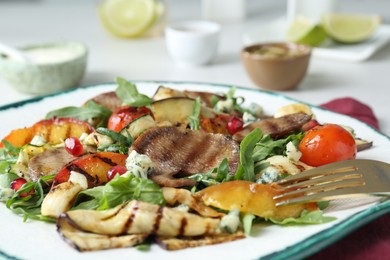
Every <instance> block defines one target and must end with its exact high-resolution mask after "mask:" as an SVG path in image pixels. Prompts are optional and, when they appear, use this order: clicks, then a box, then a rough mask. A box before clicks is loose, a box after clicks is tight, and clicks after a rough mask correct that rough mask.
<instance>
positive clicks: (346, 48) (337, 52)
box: [243, 18, 390, 62]
mask: <svg viewBox="0 0 390 260" xmlns="http://www.w3.org/2000/svg"><path fill="white" fill-rule="evenodd" d="M286 28H287V23H286V20H285V19H284V18H279V19H276V20H274V21H273V22H270V23H269V24H266V25H265V26H263V27H260V28H258V29H255V30H252V31H249V32H247V33H244V36H243V41H244V44H245V45H251V44H254V43H258V42H270V41H271V42H272V41H286V36H285V32H286ZM389 42H390V25H385V24H383V25H380V26H379V28H378V30H377V32H376V33H375V35H374V36H373V37H372V38H370V39H369V40H367V41H364V42H361V43H357V44H340V43H335V42H333V41H330V40H329V41H326V42H325V43H324V44H322V45H321V46H318V47H315V48H314V49H313V56H314V57H318V58H327V59H336V60H344V61H354V62H357V61H364V60H366V59H368V58H370V57H371V56H372V55H373V54H374V53H375V52H376V51H378V50H379V49H380V48H382V47H383V46H385V45H386V44H387V43H389Z"/></svg>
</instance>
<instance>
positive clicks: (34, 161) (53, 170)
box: [28, 148, 77, 181]
mask: <svg viewBox="0 0 390 260" xmlns="http://www.w3.org/2000/svg"><path fill="white" fill-rule="evenodd" d="M76 158H77V157H75V156H73V155H71V154H70V153H68V152H67V151H66V150H65V148H55V149H52V150H46V151H44V152H42V153H40V154H38V155H36V156H34V157H33V158H31V159H30V161H29V162H28V170H29V175H30V178H31V180H32V181H37V180H38V179H39V178H40V177H42V176H46V175H50V174H57V173H58V172H59V171H60V170H61V169H62V167H64V165H65V164H67V163H68V162H70V161H72V160H74V159H76Z"/></svg>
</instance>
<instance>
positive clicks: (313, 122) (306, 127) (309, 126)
mask: <svg viewBox="0 0 390 260" xmlns="http://www.w3.org/2000/svg"><path fill="white" fill-rule="evenodd" d="M318 125H320V123H318V121H317V120H315V119H312V120H310V121H309V122H307V123H306V124H304V125H303V126H302V131H308V130H310V129H312V128H314V127H316V126H318Z"/></svg>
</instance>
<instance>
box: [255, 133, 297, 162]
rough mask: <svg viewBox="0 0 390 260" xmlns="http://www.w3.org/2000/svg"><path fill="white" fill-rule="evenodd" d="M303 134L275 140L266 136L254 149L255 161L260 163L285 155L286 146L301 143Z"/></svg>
mask: <svg viewBox="0 0 390 260" xmlns="http://www.w3.org/2000/svg"><path fill="white" fill-rule="evenodd" d="M302 136H303V134H302V133H299V134H297V135H295V134H292V135H289V136H288V137H286V138H284V139H278V140H273V139H271V137H270V136H269V135H264V136H263V137H262V138H261V140H260V141H259V142H258V143H257V144H256V147H255V148H254V149H253V160H254V161H255V162H259V161H262V160H265V159H267V158H268V157H271V156H274V155H283V153H284V152H285V151H286V145H287V144H288V143H289V142H290V141H292V142H295V143H296V142H299V140H301V139H302Z"/></svg>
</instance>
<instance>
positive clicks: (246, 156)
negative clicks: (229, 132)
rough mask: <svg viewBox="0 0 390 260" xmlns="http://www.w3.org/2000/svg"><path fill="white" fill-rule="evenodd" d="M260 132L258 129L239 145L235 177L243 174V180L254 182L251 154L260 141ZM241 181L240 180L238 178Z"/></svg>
mask: <svg viewBox="0 0 390 260" xmlns="http://www.w3.org/2000/svg"><path fill="white" fill-rule="evenodd" d="M261 137H262V132H261V130H260V129H259V128H256V129H254V130H253V131H252V132H250V133H249V134H248V135H247V136H246V137H245V138H244V139H243V140H242V141H241V144H240V164H239V167H238V170H237V172H236V174H237V175H239V174H242V172H243V173H244V176H243V180H247V181H255V169H254V162H255V161H254V159H253V153H254V149H255V147H256V144H257V143H258V142H259V141H260V139H261ZM240 179H241V178H240Z"/></svg>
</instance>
